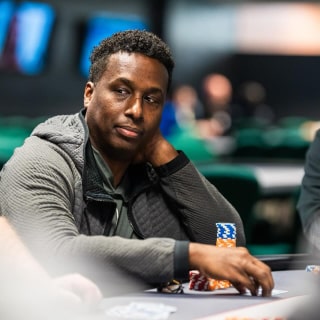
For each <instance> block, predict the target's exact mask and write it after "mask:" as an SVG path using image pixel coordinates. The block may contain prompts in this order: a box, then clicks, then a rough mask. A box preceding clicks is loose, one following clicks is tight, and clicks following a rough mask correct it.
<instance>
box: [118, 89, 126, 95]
mask: <svg viewBox="0 0 320 320" xmlns="http://www.w3.org/2000/svg"><path fill="white" fill-rule="evenodd" d="M116 92H117V93H118V94H121V95H122V94H127V93H128V91H127V90H126V89H123V88H120V89H116Z"/></svg>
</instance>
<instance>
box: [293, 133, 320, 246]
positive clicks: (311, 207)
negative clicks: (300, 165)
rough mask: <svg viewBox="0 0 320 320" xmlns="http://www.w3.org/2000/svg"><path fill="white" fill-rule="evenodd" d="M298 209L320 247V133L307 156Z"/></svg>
mask: <svg viewBox="0 0 320 320" xmlns="http://www.w3.org/2000/svg"><path fill="white" fill-rule="evenodd" d="M304 170H305V173H304V176H303V179H302V184H301V189H300V196H299V199H298V204H297V209H298V212H299V215H300V219H301V223H302V227H303V230H304V232H305V233H306V234H307V237H308V238H309V239H310V240H312V242H313V243H314V244H316V245H317V246H318V247H320V236H319V230H320V131H317V133H316V136H315V139H314V141H313V142H312V143H311V145H310V148H309V150H308V152H307V154H306V160H305V168H304Z"/></svg>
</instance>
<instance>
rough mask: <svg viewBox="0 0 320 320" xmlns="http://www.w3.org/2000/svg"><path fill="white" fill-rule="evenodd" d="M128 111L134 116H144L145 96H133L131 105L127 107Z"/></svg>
mask: <svg viewBox="0 0 320 320" xmlns="http://www.w3.org/2000/svg"><path fill="white" fill-rule="evenodd" d="M127 113H128V114H131V115H132V116H133V117H134V118H137V119H139V118H142V114H143V98H141V97H133V98H132V99H131V101H130V106H129V108H128V109H127Z"/></svg>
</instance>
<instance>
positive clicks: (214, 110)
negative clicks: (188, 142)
mask: <svg viewBox="0 0 320 320" xmlns="http://www.w3.org/2000/svg"><path fill="white" fill-rule="evenodd" d="M202 93H203V105H204V117H203V120H201V121H200V122H199V124H200V127H201V134H202V136H204V137H215V136H223V135H226V134H228V133H229V131H230V129H231V126H232V115H231V112H232V110H231V100H232V93H233V90H232V85H231V82H230V80H229V79H228V78H227V77H226V76H225V75H223V74H220V73H210V74H208V75H207V76H206V77H205V78H204V79H203V82H202Z"/></svg>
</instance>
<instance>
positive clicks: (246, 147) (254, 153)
mask: <svg viewBox="0 0 320 320" xmlns="http://www.w3.org/2000/svg"><path fill="white" fill-rule="evenodd" d="M263 135H264V130H263V129H261V128H254V127H252V128H243V129H239V130H238V131H236V132H235V135H234V136H235V143H236V147H235V150H234V152H233V154H232V157H234V158H246V159H253V158H254V159H260V158H264V157H265V156H266V154H267V146H266V143H265V140H264V136H263Z"/></svg>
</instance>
